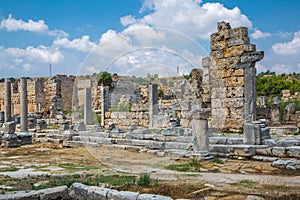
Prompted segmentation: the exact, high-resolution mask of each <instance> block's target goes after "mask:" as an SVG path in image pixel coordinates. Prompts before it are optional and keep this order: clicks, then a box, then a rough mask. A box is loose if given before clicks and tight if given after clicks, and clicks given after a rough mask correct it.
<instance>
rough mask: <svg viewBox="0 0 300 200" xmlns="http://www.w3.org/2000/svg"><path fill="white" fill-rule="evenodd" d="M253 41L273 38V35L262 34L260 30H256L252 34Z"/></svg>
mask: <svg viewBox="0 0 300 200" xmlns="http://www.w3.org/2000/svg"><path fill="white" fill-rule="evenodd" d="M251 36H252V38H253V39H260V38H267V37H271V36H272V34H271V33H267V32H262V31H260V30H255V31H254V32H253V33H252V34H251Z"/></svg>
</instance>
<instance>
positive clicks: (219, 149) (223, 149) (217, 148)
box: [209, 144, 233, 154]
mask: <svg viewBox="0 0 300 200" xmlns="http://www.w3.org/2000/svg"><path fill="white" fill-rule="evenodd" d="M209 149H210V152H216V153H226V154H227V153H232V152H233V148H232V146H229V145H223V144H214V145H210V146H209Z"/></svg>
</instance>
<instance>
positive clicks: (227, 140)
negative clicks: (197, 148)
mask: <svg viewBox="0 0 300 200" xmlns="http://www.w3.org/2000/svg"><path fill="white" fill-rule="evenodd" d="M243 142H244V141H243V138H238V137H209V143H210V144H229V145H235V144H243Z"/></svg>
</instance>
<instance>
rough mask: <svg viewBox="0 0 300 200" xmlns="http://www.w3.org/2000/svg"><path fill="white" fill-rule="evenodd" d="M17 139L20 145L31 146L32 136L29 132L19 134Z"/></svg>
mask: <svg viewBox="0 0 300 200" xmlns="http://www.w3.org/2000/svg"><path fill="white" fill-rule="evenodd" d="M18 138H19V139H20V140H21V144H22V145H24V144H32V134H31V133H29V132H20V133H19V134H18Z"/></svg>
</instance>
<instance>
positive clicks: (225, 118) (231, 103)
mask: <svg viewBox="0 0 300 200" xmlns="http://www.w3.org/2000/svg"><path fill="white" fill-rule="evenodd" d="M210 48H211V52H210V58H205V59H203V61H202V62H203V64H204V65H205V66H204V72H205V73H204V75H205V76H206V77H204V80H205V83H206V84H209V86H207V85H205V89H206V91H205V94H206V98H204V99H203V100H204V103H205V104H207V105H209V106H211V109H212V111H211V121H210V126H211V127H213V128H215V129H218V130H221V131H224V130H229V131H242V128H243V125H244V121H245V69H244V68H237V67H236V66H237V64H238V63H241V58H242V57H244V56H248V55H250V54H251V53H255V52H256V46H255V45H253V44H250V39H249V37H248V28H247V27H240V28H231V27H230V24H229V23H226V22H219V23H218V32H216V33H213V34H212V35H211V37H210ZM254 74H255V73H254ZM207 96H209V97H207Z"/></svg>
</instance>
